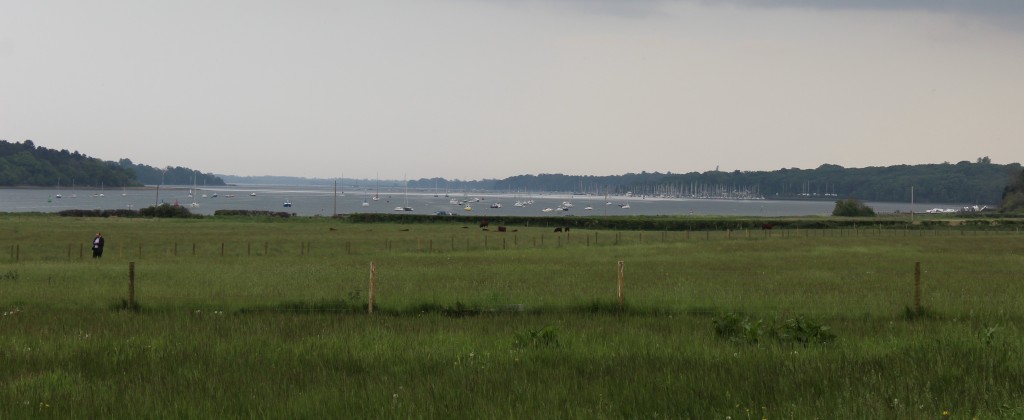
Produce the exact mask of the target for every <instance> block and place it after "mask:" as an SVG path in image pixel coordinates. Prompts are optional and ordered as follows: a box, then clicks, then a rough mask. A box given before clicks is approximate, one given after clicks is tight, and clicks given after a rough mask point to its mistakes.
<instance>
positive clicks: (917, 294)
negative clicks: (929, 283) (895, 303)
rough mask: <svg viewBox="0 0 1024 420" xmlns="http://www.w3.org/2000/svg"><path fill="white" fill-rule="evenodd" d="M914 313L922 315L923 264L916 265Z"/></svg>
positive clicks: (917, 263)
mask: <svg viewBox="0 0 1024 420" xmlns="http://www.w3.org/2000/svg"><path fill="white" fill-rule="evenodd" d="M914 313H917V314H920V313H921V263H920V262H915V263H914Z"/></svg>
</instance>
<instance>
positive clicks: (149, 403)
mask: <svg viewBox="0 0 1024 420" xmlns="http://www.w3.org/2000/svg"><path fill="white" fill-rule="evenodd" d="M552 230H553V229H552V226H537V225H533V226H525V225H518V226H512V225H510V226H508V231H507V232H497V231H496V229H495V227H494V226H491V227H490V230H488V231H482V230H481V229H480V228H478V227H477V226H476V225H471V224H467V223H463V222H451V223H444V222H439V223H418V224H417V223H354V222H352V221H350V220H345V219H332V218H291V219H275V218H261V217H207V218H203V219H143V218H79V217H58V216H54V215H44V214H0V238H2V239H0V311H2V316H0V418H34V417H35V418H128V417H133V418H165V417H173V418H182V417H186V418H192V417H202V418H210V417H217V418H240V417H245V418H252V417H264V418H281V417H287V418H296V417H298V418H310V417H317V418H322V417H348V418H450V417H453V416H455V417H460V418H496V417H503V418H718V419H726V418H730V419H748V418H769V419H771V418H796V419H805V418H894V417H897V418H929V419H933V418H1021V417H1024V336H1022V329H1021V326H1022V321H1024V306H1022V305H1021V304H1020V302H1022V301H1024V284H1022V282H1021V273H1024V258H1022V255H1024V252H1022V251H1024V234H1021V233H1020V232H1019V231H1018V230H1016V229H1014V230H1002V231H1000V230H993V229H986V230H970V229H968V230H964V229H962V228H960V229H940V228H922V227H921V226H917V228H915V229H897V228H878V229H872V228H852V229H822V230H815V229H774V230H771V231H762V230H732V231H725V230H717V231H689V230H687V231H612V230H588V229H576V228H574V229H572V230H571V231H570V232H560V233H555V232H553V231H552ZM97 231H99V232H103V234H104V237H105V238H106V243H107V247H106V251H105V253H104V256H103V257H102V258H101V259H98V260H94V259H92V258H90V250H89V249H88V246H89V243H90V241H91V238H92V236H93V235H94V234H95V233H96V232H97ZM620 261H621V262H622V264H623V271H622V279H623V282H622V285H623V288H622V290H623V301H622V304H621V306H620V301H619V299H618V294H617V291H618V279H619V272H618V264H619V262H620ZM916 263H920V267H921V271H920V276H919V279H920V283H919V286H918V288H917V289H916V290H917V292H916V295H917V298H918V299H919V301H918V302H915V264H916ZM129 264H133V266H134V279H135V282H134V303H135V304H134V305H132V304H129V297H128V288H129ZM371 265H372V266H373V267H374V271H373V284H374V287H373V290H372V293H373V295H374V303H375V304H374V306H373V313H372V314H369V313H368V309H369V308H368V302H369V295H370V293H371V289H370V280H371Z"/></svg>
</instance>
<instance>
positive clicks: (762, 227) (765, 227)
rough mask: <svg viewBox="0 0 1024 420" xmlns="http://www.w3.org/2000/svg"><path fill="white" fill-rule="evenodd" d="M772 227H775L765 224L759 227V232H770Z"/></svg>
mask: <svg viewBox="0 0 1024 420" xmlns="http://www.w3.org/2000/svg"><path fill="white" fill-rule="evenodd" d="M773 227H775V226H772V224H771V223H765V224H763V225H761V230H772V228H773Z"/></svg>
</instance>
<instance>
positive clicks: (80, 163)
mask: <svg viewBox="0 0 1024 420" xmlns="http://www.w3.org/2000/svg"><path fill="white" fill-rule="evenodd" d="M1021 173H1022V169H1021V164H1020V163H1011V164H1006V165H999V164H994V163H992V161H991V159H989V158H988V157H982V158H978V159H977V160H976V161H974V162H969V161H961V162H957V163H955V164H953V163H948V162H947V163H940V164H924V165H896V166H886V167H867V168H844V167H842V166H839V165H830V164H825V165H821V166H819V167H817V168H815V169H798V168H789V169H785V168H783V169H779V170H776V171H738V170H737V171H732V172H723V171H718V170H715V171H707V172H689V173H685V174H673V173H671V172H669V173H660V172H641V173H638V174H637V173H629V174H625V175H609V176H591V175H563V174H539V175H517V176H513V177H509V178H505V179H501V180H497V179H485V180H479V181H462V180H446V179H444V178H429V179H419V180H415V181H412V180H410V181H409V187H410V188H416V189H425V190H431V189H435V188H436V189H438V190H439V191H447V192H449V193H452V194H457V193H460V192H462V191H480V190H487V191H502V192H521V193H523V194H529V193H532V192H560V193H570V192H572V193H576V194H593V195H604V194H605V193H609V194H614V195H621V194H626V193H632V194H634V195H648V196H654V195H665V196H672V197H730V198H755V197H763V198H768V199H826V200H838V199H842V198H855V199H859V200H864V201H887V202H907V201H910V198H911V197H910V196H911V187H913V194H914V200H915V201H916V202H918V203H951V204H988V205H995V204H999V203H1001V202H1002V201H1003V198H1004V196H1007V194H1009V198H1011V199H1014V200H1018V198H1019V197H1018V195H1019V196H1021V197H1024V193H1021V192H1020V191H1021V189H1020V188H1024V187H1013V188H1019V189H1017V190H1012V191H1011V183H1013V182H1017V183H1018V184H1014V185H1019V183H1020V182H1022V181H1020V180H1019V179H1018V178H1020V177H1021ZM58 180H59V181H60V182H61V184H62V185H67V186H69V185H70V184H71V182H72V180H73V181H74V182H75V183H76V185H78V186H82V187H99V186H100V185H106V186H108V187H119V186H122V185H127V186H134V185H142V184H147V185H157V184H167V185H189V184H192V183H193V182H195V183H196V184H197V185H210V186H217V185H225V183H224V181H223V179H222V178H220V177H218V176H216V175H213V174H212V173H205V174H204V173H199V172H197V171H195V170H193V169H189V168H183V167H167V168H162V169H161V168H155V167H152V166H148V165H140V164H135V163H133V162H132V161H131V160H129V159H121V160H120V161H119V162H109V161H102V160H100V159H96V158H91V157H88V156H85V155H82V154H80V153H79V152H77V151H75V152H68V151H67V150H60V151H58V150H51V149H47V148H45V147H38V146H36V145H35V144H33V143H32V141H31V140H25V141H24V142H22V143H10V142H7V141H5V140H0V186H45V187H49V186H55V185H57V182H58ZM381 182H382V183H381V185H382V186H384V185H387V184H389V183H390V184H394V182H391V181H381ZM360 184H361V185H368V184H366V183H364V182H361V183H360ZM1019 201H1021V202H1024V198H1019Z"/></svg>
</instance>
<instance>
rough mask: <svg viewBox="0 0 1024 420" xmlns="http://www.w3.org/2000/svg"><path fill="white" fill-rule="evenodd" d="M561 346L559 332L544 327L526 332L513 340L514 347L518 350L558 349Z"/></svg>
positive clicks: (517, 335) (518, 334)
mask: <svg viewBox="0 0 1024 420" xmlns="http://www.w3.org/2000/svg"><path fill="white" fill-rule="evenodd" d="M559 346H561V343H560V342H559V341H558V332H557V331H556V330H555V329H554V328H553V327H551V326H544V327H543V328H540V329H536V330H526V331H523V332H520V333H517V334H516V335H515V337H514V338H513V339H512V347H513V348H515V349H517V350H522V349H527V348H557V347H559Z"/></svg>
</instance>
